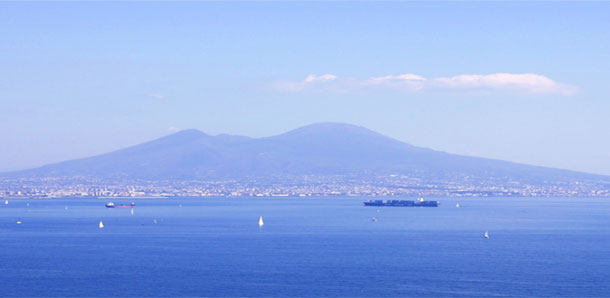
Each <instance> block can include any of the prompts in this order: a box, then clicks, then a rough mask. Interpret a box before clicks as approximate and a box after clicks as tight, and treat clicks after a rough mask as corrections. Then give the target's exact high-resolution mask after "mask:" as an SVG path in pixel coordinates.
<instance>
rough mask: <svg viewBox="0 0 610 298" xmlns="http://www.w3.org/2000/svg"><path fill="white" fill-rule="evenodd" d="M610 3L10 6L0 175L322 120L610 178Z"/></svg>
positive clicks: (3, 17)
mask: <svg viewBox="0 0 610 298" xmlns="http://www.w3.org/2000/svg"><path fill="white" fill-rule="evenodd" d="M609 15H610V2H492V3H485V2H432V3H423V2H246V3H244V2H226V3H222V2H52V3H39V2H26V3H20V2H1V3H0V111H1V112H2V116H1V117H0V125H1V127H2V129H1V130H0V171H9V170H17V169H24V168H29V167H35V166H40V165H44V164H48V163H53V162H58V161H62V160H68V159H73V158H80V157H86V156H92V155H96V154H100V153H105V152H109V151H112V150H116V149H119V148H123V147H126V146H130V145H135V144H138V143H141V142H144V141H148V140H151V139H154V138H158V137H161V136H164V135H168V134H170V133H173V132H175V131H178V130H181V129H188V128H195V129H199V130H201V131H204V132H206V133H208V134H214V135H215V134H220V133H229V134H238V135H247V136H251V137H263V136H271V135H275V134H279V133H282V132H286V131H288V130H291V129H294V128H297V127H300V126H304V125H307V124H312V123H316V122H329V121H330V122H343V123H351V124H356V125H360V126H364V127H367V128H369V129H371V130H374V131H377V132H380V133H382V134H384V135H387V136H390V137H393V138H396V139H398V140H401V141H404V142H407V143H410V144H413V145H416V146H422V147H428V148H432V149H436V150H441V151H446V152H450V153H457V154H463V155H470V156H480V157H488V158H495V159H501V160H507V161H514V162H520V163H526V164H533V165H541V166H548V167H555V168H564V169H572V170H577V171H584V172H590V173H598V174H605V175H610V129H609V128H610V30H608V29H609V28H610V18H609V17H608V16H609Z"/></svg>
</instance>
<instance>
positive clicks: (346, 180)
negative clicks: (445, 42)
mask: <svg viewBox="0 0 610 298" xmlns="http://www.w3.org/2000/svg"><path fill="white" fill-rule="evenodd" d="M462 180H463V179H462ZM274 196H280V197H281V196H284V197H310V196H311V197H314V196H388V197H390V196H435V197H440V196H447V197H608V196H610V185H607V184H604V183H595V182H555V183H547V184H542V185H541V184H533V183H532V184H528V183H523V182H519V181H493V180H489V179H488V180H478V179H475V180H472V179H471V180H470V181H459V182H458V181H447V180H433V179H430V180H424V179H421V178H409V177H406V176H397V175H395V176H384V177H376V179H370V178H369V179H363V178H355V177H351V178H350V177H344V176H307V177H282V179H281V180H280V179H277V180H274V179H271V178H268V179H259V180H254V179H253V180H248V181H244V180H231V179H227V180H221V181H199V180H195V181H144V180H133V181H129V182H126V181H122V182H120V183H119V182H113V181H99V180H95V179H87V178H83V177H80V178H72V179H58V178H48V179H26V178H21V179H14V180H10V179H4V180H2V181H0V197H2V198H31V197H35V198H65V197H274Z"/></svg>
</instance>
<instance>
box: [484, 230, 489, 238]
mask: <svg viewBox="0 0 610 298" xmlns="http://www.w3.org/2000/svg"><path fill="white" fill-rule="evenodd" d="M483 237H485V239H489V233H487V231H485V235H483Z"/></svg>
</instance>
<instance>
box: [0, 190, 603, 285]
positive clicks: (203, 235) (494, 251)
mask: <svg viewBox="0 0 610 298" xmlns="http://www.w3.org/2000/svg"><path fill="white" fill-rule="evenodd" d="M376 199H383V198H376ZM391 199H401V198H395V197H393V198H391ZM402 199H414V198H402ZM427 199H429V200H438V201H440V202H441V205H440V207H438V208H423V207H419V208H413V207H411V208H408V207H365V206H363V204H362V202H363V201H364V200H366V198H359V197H320V198H312V197H296V198H293V197H256V198H189V197H181V198H159V199H137V198H136V199H95V198H91V199H82V198H78V199H76V198H70V199H9V200H8V204H4V200H2V201H0V297H610V198H427ZM108 201H113V202H114V203H115V204H117V205H119V204H129V203H130V202H131V201H134V202H135V203H136V207H135V208H134V209H133V211H134V212H133V214H131V209H129V208H126V209H119V208H115V209H110V208H106V207H105V204H106V203H107V202H108ZM456 204H459V205H460V207H459V208H458V207H456ZM261 216H262V217H263V220H264V226H262V227H259V225H258V221H259V217H261ZM17 221H20V222H21V224H17ZM100 221H103V224H104V227H103V228H99V227H98V224H99V222H100ZM486 231H487V232H488V234H489V238H488V239H486V238H485V237H484V234H485V232H486Z"/></svg>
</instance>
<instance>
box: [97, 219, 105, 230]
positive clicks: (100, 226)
mask: <svg viewBox="0 0 610 298" xmlns="http://www.w3.org/2000/svg"><path fill="white" fill-rule="evenodd" d="M97 226H98V228H100V229H102V228H104V223H103V222H102V221H101V220H100V223H98V224H97Z"/></svg>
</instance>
